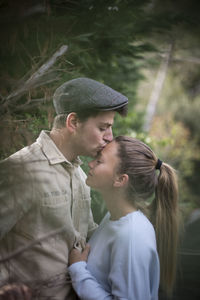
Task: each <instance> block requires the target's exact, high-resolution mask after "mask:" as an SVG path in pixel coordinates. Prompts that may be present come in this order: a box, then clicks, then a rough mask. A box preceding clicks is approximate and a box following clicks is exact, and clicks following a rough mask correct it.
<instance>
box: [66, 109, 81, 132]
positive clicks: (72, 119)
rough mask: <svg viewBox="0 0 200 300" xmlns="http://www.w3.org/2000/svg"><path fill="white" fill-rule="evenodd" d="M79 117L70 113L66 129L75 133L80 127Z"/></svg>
mask: <svg viewBox="0 0 200 300" xmlns="http://www.w3.org/2000/svg"><path fill="white" fill-rule="evenodd" d="M78 122H79V120H78V116H77V114H76V113H75V112H72V113H70V114H69V115H68V116H67V120H66V127H67V129H68V130H69V131H70V132H74V131H75V130H76V128H77V126H78Z"/></svg>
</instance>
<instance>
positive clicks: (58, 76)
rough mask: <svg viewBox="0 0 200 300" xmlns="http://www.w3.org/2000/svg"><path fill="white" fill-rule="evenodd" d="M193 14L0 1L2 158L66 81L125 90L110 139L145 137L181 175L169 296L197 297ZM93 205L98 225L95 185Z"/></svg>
mask: <svg viewBox="0 0 200 300" xmlns="http://www.w3.org/2000/svg"><path fill="white" fill-rule="evenodd" d="M199 12H200V2H199V1H197V0H176V1H172V0H162V1H161V0H151V1H150V0H135V1H131V0H112V1H111V0H110V1H109V0H98V1H95V0H85V1H84V0H44V1H39V0H24V1H23V0H18V1H15V0H0V24H1V26H0V114H1V120H0V158H1V159H3V158H5V157H7V156H9V155H10V154H12V153H14V152H15V151H17V150H19V149H21V148H22V147H24V146H26V145H29V144H31V143H32V142H33V141H34V140H35V139H36V138H37V136H38V135H39V132H40V131H41V130H42V129H47V130H49V129H50V128H51V126H52V121H53V118H54V116H55V112H54V108H53V103H52V95H53V93H54V91H55V89H56V88H57V87H58V86H59V85H61V84H62V83H63V82H65V81H67V80H70V79H73V78H76V77H81V76H83V77H90V78H93V79H95V80H98V81H101V82H102V83H105V84H107V85H109V86H111V87H112V88H114V89H116V90H118V91H120V92H122V93H124V94H125V95H126V96H128V98H129V111H128V115H127V117H126V118H125V119H122V118H121V117H120V116H117V117H116V120H115V124H114V130H113V131H114V135H119V134H123V135H130V136H133V137H137V138H139V139H142V140H143V141H145V142H146V143H147V144H149V145H150V146H151V147H152V148H153V149H154V150H155V152H156V153H157V154H158V156H159V158H160V159H162V160H163V161H166V162H168V163H170V164H172V166H173V167H174V168H175V169H176V170H177V172H178V176H179V185H180V211H181V216H182V223H183V229H184V231H183V234H182V241H181V242H182V243H181V248H180V250H179V259H180V268H179V269H178V276H177V277H178V279H177V291H176V292H175V293H174V295H172V298H173V299H191V300H194V299H200V287H199V283H200V280H199V278H200V245H199V244H200V242H199V240H200V223H199V218H200V171H199V170H200V105H199V103H200V51H199V45H200V13H199ZM88 160H89V159H86V158H83V161H84V166H83V168H84V170H85V171H86V172H87V162H88ZM92 209H93V213H94V218H95V221H96V222H97V223H99V222H100V220H101V218H102V217H103V215H104V214H105V212H106V209H105V207H104V205H103V202H102V199H101V197H100V195H99V194H98V193H96V192H94V191H92ZM189 295H190V297H189ZM161 297H162V296H161ZM188 297H189V298H188ZM163 299H164V295H163Z"/></svg>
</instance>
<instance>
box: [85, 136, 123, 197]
mask: <svg viewBox="0 0 200 300" xmlns="http://www.w3.org/2000/svg"><path fill="white" fill-rule="evenodd" d="M119 162H120V159H119V157H118V155H117V143H116V142H115V141H112V142H111V143H109V144H108V145H107V146H106V147H105V148H104V149H103V150H102V151H101V153H100V154H99V155H98V157H97V158H96V159H95V160H92V161H91V162H89V167H90V171H89V173H88V177H87V179H86V183H87V185H89V186H90V187H92V188H94V189H96V190H99V191H106V190H109V189H112V187H113V183H114V181H115V179H116V176H117V169H118V166H119Z"/></svg>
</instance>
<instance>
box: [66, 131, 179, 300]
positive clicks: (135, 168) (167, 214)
mask: <svg viewBox="0 0 200 300" xmlns="http://www.w3.org/2000/svg"><path fill="white" fill-rule="evenodd" d="M89 167H90V171H89V174H88V177H87V180H86V183H87V184H88V185H89V186H90V187H92V188H94V189H96V190H98V191H99V192H100V193H101V194H102V196H103V199H104V201H105V203H106V206H107V208H108V211H109V213H107V215H106V216H105V217H104V219H103V221H102V222H101V224H100V225H99V227H98V229H97V230H96V231H95V233H94V234H93V236H92V237H91V239H90V241H89V244H90V255H89V257H88V260H87V256H88V253H89V246H88V245H87V246H86V248H85V249H84V251H83V252H79V251H78V250H77V249H73V250H72V251H71V254H70V257H69V264H70V267H69V268H68V270H69V273H70V276H71V279H72V284H73V287H74V289H75V291H76V293H77V294H78V296H79V297H80V298H81V299H84V300H90V299H91V300H94V299H95V300H102V299H129V300H132V299H137V300H150V299H151V300H155V299H158V288H159V281H160V284H161V287H162V288H163V289H164V290H166V291H167V292H170V291H171V289H172V286H173V282H174V276H175V266H176V246H177V230H178V217H177V211H178V210H177V203H178V187H177V180H176V176H175V172H174V170H173V169H172V167H170V166H169V165H168V164H165V163H162V162H161V161H160V160H159V159H157V157H156V156H155V154H154V153H153V151H152V150H151V149H150V148H149V147H148V146H147V145H145V144H144V143H143V142H141V141H139V140H137V139H133V138H130V137H124V136H119V137H117V138H115V140H113V141H112V142H111V143H110V144H108V146H106V148H104V150H103V151H102V152H101V154H100V156H99V157H98V158H97V159H95V160H93V161H91V162H90V163H89ZM157 169H158V171H157ZM153 195H154V199H153V200H152V201H150V198H151V199H152V196H153ZM156 241H157V246H156ZM86 261H87V263H86Z"/></svg>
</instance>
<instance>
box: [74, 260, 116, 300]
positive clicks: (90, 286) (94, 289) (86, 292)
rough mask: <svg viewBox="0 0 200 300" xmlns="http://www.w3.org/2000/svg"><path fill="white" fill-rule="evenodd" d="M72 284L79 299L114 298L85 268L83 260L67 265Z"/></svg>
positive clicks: (100, 299)
mask: <svg viewBox="0 0 200 300" xmlns="http://www.w3.org/2000/svg"><path fill="white" fill-rule="evenodd" d="M68 271H69V274H70V277H71V280H72V286H73V288H74V290H75V291H76V293H77V295H78V296H79V298H80V299H81V300H94V299H95V300H110V299H114V298H113V297H112V295H111V294H110V293H108V292H107V291H105V290H104V289H103V288H102V286H101V285H100V284H99V283H98V282H97V281H96V279H95V278H94V277H93V276H92V275H91V273H90V272H89V270H87V264H86V262H85V261H80V262H77V263H74V264H72V265H71V266H70V267H68Z"/></svg>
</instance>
